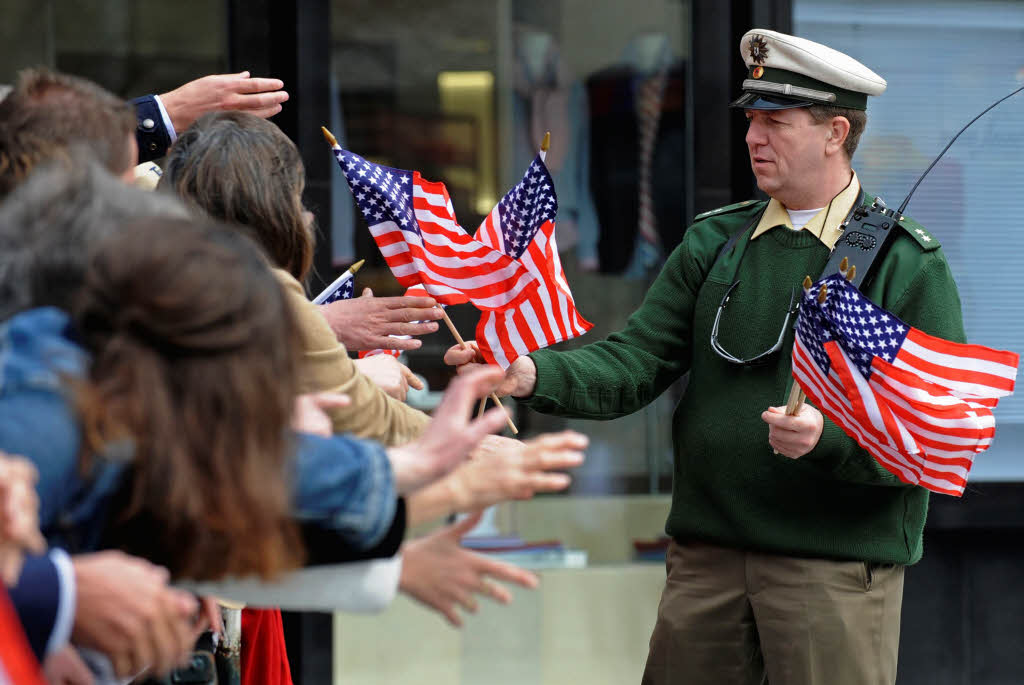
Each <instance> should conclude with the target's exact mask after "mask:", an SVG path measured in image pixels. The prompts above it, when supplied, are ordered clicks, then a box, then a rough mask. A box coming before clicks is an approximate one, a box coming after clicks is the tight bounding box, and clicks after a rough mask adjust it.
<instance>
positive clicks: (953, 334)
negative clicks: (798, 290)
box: [526, 202, 964, 564]
mask: <svg viewBox="0 0 1024 685" xmlns="http://www.w3.org/2000/svg"><path fill="white" fill-rule="evenodd" d="M764 204H765V203H764V202H757V203H752V204H751V203H745V204H742V205H733V206H731V207H726V208H723V209H722V210H718V211H717V212H712V213H709V214H708V215H702V217H703V218H700V220H698V221H697V222H696V223H695V224H693V225H692V226H691V227H690V229H689V230H688V231H687V232H686V235H685V237H684V238H683V241H682V243H681V244H680V246H679V247H678V248H677V249H676V250H675V251H674V252H673V253H672V254H671V255H670V256H669V258H668V261H667V262H666V264H665V266H664V268H663V269H662V271H661V274H659V276H658V278H657V280H656V281H655V282H654V284H653V285H652V286H651V288H650V290H649V291H648V293H647V296H646V298H645V299H644V302H643V304H642V305H641V307H640V309H639V310H637V312H636V313H634V314H633V316H632V317H631V318H630V319H629V321H628V323H627V324H626V327H625V328H624V329H623V330H622V331H619V332H617V333H614V334H612V335H610V336H609V337H608V339H607V340H603V341H600V342H596V343H592V344H590V345H587V346H585V347H583V348H580V349H577V350H573V351H567V352H556V351H553V350H541V351H538V352H535V353H533V354H531V355H530V356H531V358H532V359H533V360H534V362H535V363H536V365H537V385H536V389H535V391H534V394H533V395H532V396H531V397H530V398H529V399H528V400H527V401H526V403H527V405H528V406H530V407H532V408H533V409H536V410H537V411H541V412H545V413H551V414H558V415H562V416H572V417H579V418H588V419H613V418H616V417H619V416H623V415H625V414H629V413H632V412H634V411H636V410H638V409H640V408H641V407H643V406H644V405H646V404H647V403H648V402H651V401H652V400H653V399H654V398H656V397H657V396H658V395H659V394H661V393H662V392H663V391H664V390H665V389H666V388H667V387H668V386H669V385H670V384H672V382H673V381H675V380H676V379H677V378H679V377H680V376H681V375H683V374H684V373H687V372H689V374H690V379H689V384H688V386H687V389H686V393H685V395H684V397H683V399H682V400H681V401H680V403H679V406H678V407H676V411H675V415H674V417H673V421H672V431H673V437H674V451H675V470H674V478H673V487H672V508H671V511H670V512H669V515H668V522H667V524H666V531H667V533H668V534H669V535H670V536H672V537H673V538H675V539H677V540H684V539H690V538H697V539H702V540H706V541H710V542H713V543H717V544H721V545H725V546H730V547H737V548H742V549H751V550H759V551H764V552H769V553H776V554H788V555H794V556H809V557H823V558H835V559H854V560H863V561H873V562H879V563H899V564H910V563H914V562H916V561H918V560H919V559H920V558H921V537H922V531H923V528H924V522H925V516H926V513H927V508H928V491H927V490H925V489H924V488H920V487H912V486H907V485H905V484H903V483H901V482H900V481H899V480H898V479H897V478H895V477H894V476H893V475H892V474H890V473H889V472H888V471H886V470H885V469H883V468H882V467H881V466H880V465H879V464H878V463H877V462H876V461H875V459H874V458H873V457H872V456H871V455H869V454H868V453H867V452H865V451H864V450H863V449H861V448H860V447H859V446H858V445H857V444H856V442H855V441H854V440H853V439H852V438H850V437H848V436H847V435H846V434H845V433H844V432H843V431H842V429H840V428H838V427H837V426H836V425H835V424H834V423H832V422H831V421H830V420H829V419H828V418H825V427H824V431H823V432H822V435H821V439H820V441H819V442H818V444H817V446H816V447H815V448H814V450H813V451H811V452H810V453H809V454H807V455H805V456H804V457H802V458H800V459H789V458H787V457H785V456H782V455H776V454H774V453H773V451H772V448H771V447H770V446H769V444H768V426H767V424H765V423H764V422H763V421H762V420H761V418H760V415H761V412H762V411H764V410H765V409H766V408H768V407H769V406H778V405H782V404H785V402H786V398H787V397H788V394H789V387H790V384H791V383H792V377H791V375H790V374H791V355H790V351H791V350H792V345H793V327H792V326H790V328H789V330H788V332H787V334H786V339H785V342H784V346H783V351H782V352H781V353H780V354H779V355H778V356H777V358H773V359H772V360H770V361H769V362H768V363H767V364H764V365H761V366H755V367H738V366H734V365H732V364H729V363H728V362H725V361H724V360H722V359H721V358H719V357H718V356H717V355H716V354H715V353H714V352H713V351H712V350H711V346H710V344H709V339H710V334H711V327H712V323H713V322H714V319H715V313H716V311H717V308H718V305H719V303H720V301H721V299H722V296H723V294H724V293H725V291H726V289H727V288H728V286H729V285H730V284H731V283H732V282H733V280H734V278H738V279H739V281H740V284H739V285H738V286H737V288H736V289H735V290H734V291H733V294H732V297H731V299H730V302H729V306H728V308H727V309H726V310H725V312H724V313H723V315H722V319H721V323H720V325H719V342H720V344H721V345H722V346H723V347H724V348H725V349H726V350H728V351H729V352H730V353H732V354H733V355H735V356H737V357H740V358H747V357H751V356H753V355H755V354H758V353H760V352H762V351H763V350H766V349H768V348H770V347H771V346H772V345H773V344H774V342H775V340H776V338H777V337H778V334H779V329H780V328H781V326H782V322H783V320H784V318H785V313H786V309H787V306H788V305H789V301H790V294H791V286H798V284H799V283H800V282H801V281H802V280H803V278H804V276H805V275H810V276H811V277H812V278H817V277H818V275H819V274H821V272H822V269H824V267H825V263H826V261H827V259H828V250H827V248H826V247H825V246H824V245H823V244H822V243H821V242H820V241H819V240H818V239H817V238H816V237H815V236H814V235H813V234H811V233H810V232H808V231H793V230H791V229H788V228H786V227H775V228H773V229H771V230H769V231H768V232H767V233H765V234H763V235H761V236H759V237H758V238H757V239H756V240H753V241H748V240H746V236H747V235H749V233H750V231H748V232H747V233H746V234H745V236H744V237H743V238H741V239H740V240H739V241H737V243H736V246H735V248H734V249H732V250H730V251H729V252H727V253H725V254H724V255H723V256H722V258H721V260H719V262H718V263H717V264H716V265H715V266H714V269H713V270H712V264H714V262H715V258H716V256H717V255H718V253H719V251H720V249H721V248H722V247H723V246H724V245H725V243H726V241H727V240H728V238H729V237H730V236H731V235H733V234H734V233H736V232H738V231H740V230H741V229H742V228H743V227H744V226H747V225H748V224H750V222H751V220H752V219H753V218H754V217H755V216H756V215H758V214H759V213H760V211H761V209H762V208H763V207H764ZM901 225H902V226H903V229H904V230H902V231H899V232H898V233H897V235H896V236H895V237H894V239H893V241H892V244H891V247H890V249H889V251H888V253H887V254H886V255H885V256H884V257H881V258H880V260H881V262H880V264H879V265H878V271H877V273H876V275H875V276H874V277H873V278H871V279H870V280H869V282H868V283H867V287H866V290H865V294H866V295H867V296H868V297H869V298H871V300H872V301H874V302H875V303H877V304H879V305H880V306H882V307H884V308H886V309H887V310H889V311H890V312H892V313H894V314H895V315H897V316H898V317H900V318H901V319H903V320H904V321H906V322H907V323H909V324H910V325H912V326H915V327H917V328H919V329H921V330H923V331H925V332H927V333H931V334H933V335H937V336H940V337H943V338H946V339H948V340H955V341H963V340H964V332H963V323H962V319H961V314H960V299H959V295H958V293H957V289H956V284H955V283H954V281H953V276H952V274H951V273H950V270H949V266H948V264H947V263H946V259H945V257H944V256H943V254H942V251H941V250H940V249H938V242H937V241H936V240H934V238H931V237H930V236H928V235H927V234H926V233H925V232H924V231H923V229H921V227H920V226H919V225H917V224H915V223H913V222H912V221H910V220H909V219H907V220H905V221H904V222H903V223H902V224H901ZM744 252H745V253H746V254H745V255H744V256H742V262H740V257H741V255H742V254H743V253H744ZM737 266H739V271H738V272H737ZM709 271H711V273H708V272H709Z"/></svg>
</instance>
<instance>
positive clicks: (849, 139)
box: [807, 105, 868, 160]
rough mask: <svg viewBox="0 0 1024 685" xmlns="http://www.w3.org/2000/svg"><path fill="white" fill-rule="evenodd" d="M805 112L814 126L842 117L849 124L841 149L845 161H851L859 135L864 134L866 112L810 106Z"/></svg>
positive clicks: (844, 108) (866, 121)
mask: <svg viewBox="0 0 1024 685" xmlns="http://www.w3.org/2000/svg"><path fill="white" fill-rule="evenodd" d="M807 111H808V112H809V113H810V115H811V118H812V119H814V123H815V124H824V123H826V122H829V121H832V118H833V117H843V118H844V119H846V120H847V121H849V122H850V132H849V133H848V134H847V135H846V140H845V141H844V142H843V149H844V150H845V151H846V159H847V160H851V159H853V153H854V152H856V151H857V144H858V143H859V142H860V135H861V134H862V133H864V127H866V126H867V125H868V115H867V112H865V111H864V110H861V109H848V108H846V107H834V106H832V105H811V106H810V107H808V108H807Z"/></svg>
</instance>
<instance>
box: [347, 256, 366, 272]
mask: <svg viewBox="0 0 1024 685" xmlns="http://www.w3.org/2000/svg"><path fill="white" fill-rule="evenodd" d="M364 263H366V260H365V259H360V260H359V261H358V262H356V263H355V264H353V265H352V266H350V267H349V268H348V270H349V271H351V272H352V275H353V276H355V275H356V273H357V272H358V271H359V269H361V268H363V264H364Z"/></svg>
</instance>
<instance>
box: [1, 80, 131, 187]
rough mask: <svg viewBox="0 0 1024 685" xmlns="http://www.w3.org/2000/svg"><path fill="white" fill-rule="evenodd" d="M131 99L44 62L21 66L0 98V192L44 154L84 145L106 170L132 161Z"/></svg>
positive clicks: (55, 155) (55, 156)
mask: <svg viewBox="0 0 1024 685" xmlns="http://www.w3.org/2000/svg"><path fill="white" fill-rule="evenodd" d="M134 130H135V113H134V111H133V110H132V106H131V104H129V103H128V102H125V101H124V100H122V99H120V98H118V97H117V96H115V95H113V94H112V93H109V92H107V91H106V90H104V89H103V88H101V87H100V86H98V85H96V84H95V83H93V82H92V81H87V80H86V79H83V78H78V77H77V76H70V75H68V74H62V73H59V72H56V71H51V70H49V69H46V68H42V67H38V68H33V69H25V70H23V71H22V72H20V73H19V74H18V80H17V83H16V84H15V86H14V88H13V90H11V92H10V93H8V95H7V97H6V98H4V99H3V100H2V101H0V197H4V196H5V195H7V194H8V193H9V192H10V191H11V189H13V188H14V187H15V186H16V185H18V184H19V183H21V182H22V181H23V180H25V178H26V177H27V176H28V175H29V173H30V172H31V171H32V169H33V168H35V166H36V165H38V164H39V163H40V162H43V161H47V160H62V159H65V158H66V157H67V154H68V149H69V148H71V147H74V146H81V147H85V148H86V149H88V150H89V153H90V155H91V156H92V157H93V158H94V159H95V160H96V161H97V162H99V163H100V164H101V165H103V166H104V167H106V168H107V169H108V170H109V171H110V172H111V173H113V174H116V175H120V174H122V173H124V172H125V171H127V170H128V169H130V168H131V167H132V165H133V164H135V153H134V146H133V144H132V142H131V136H132V134H133V131H134Z"/></svg>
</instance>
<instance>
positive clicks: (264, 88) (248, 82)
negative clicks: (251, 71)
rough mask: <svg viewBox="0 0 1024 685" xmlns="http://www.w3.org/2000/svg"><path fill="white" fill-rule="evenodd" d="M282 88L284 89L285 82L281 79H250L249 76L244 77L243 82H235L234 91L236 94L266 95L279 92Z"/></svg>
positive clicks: (260, 77) (259, 77)
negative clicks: (270, 92)
mask: <svg viewBox="0 0 1024 685" xmlns="http://www.w3.org/2000/svg"><path fill="white" fill-rule="evenodd" d="M243 73H248V72H243ZM282 88H284V81H282V80H281V79H279V78H266V77H262V76H258V77H256V78H249V77H248V76H243V77H242V79H241V80H238V81H236V82H235V88H234V90H235V92H236V93H266V92H269V91H278V90H281V89H282Z"/></svg>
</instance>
